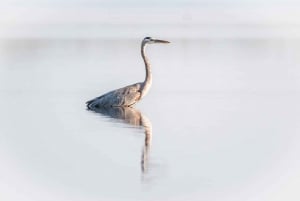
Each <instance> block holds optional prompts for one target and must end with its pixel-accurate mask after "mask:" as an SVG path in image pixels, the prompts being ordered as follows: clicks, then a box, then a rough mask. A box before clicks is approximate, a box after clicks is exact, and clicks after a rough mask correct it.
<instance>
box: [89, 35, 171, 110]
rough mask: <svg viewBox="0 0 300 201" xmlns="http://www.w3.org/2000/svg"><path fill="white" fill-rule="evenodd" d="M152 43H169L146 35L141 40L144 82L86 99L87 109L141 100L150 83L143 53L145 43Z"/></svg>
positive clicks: (119, 105)
mask: <svg viewBox="0 0 300 201" xmlns="http://www.w3.org/2000/svg"><path fill="white" fill-rule="evenodd" d="M152 43H170V42H169V41H165V40H158V39H153V38H151V37H146V38H144V39H143V41H142V45H141V53H142V57H143V59H144V62H145V67H146V78H145V80H144V82H139V83H136V84H132V85H129V86H126V87H123V88H120V89H116V90H114V91H110V92H108V93H106V94H103V95H102V96H99V97H97V98H94V99H92V100H90V101H87V102H86V104H87V107H88V108H89V109H94V108H99V107H124V106H125V107H129V106H132V105H134V104H135V103H137V102H138V101H139V100H141V99H142V98H143V97H144V96H145V95H146V94H147V92H148V91H149V89H150V86H151V84H152V73H151V67H150V63H149V60H148V58H147V57H146V55H145V47H146V45H147V44H152Z"/></svg>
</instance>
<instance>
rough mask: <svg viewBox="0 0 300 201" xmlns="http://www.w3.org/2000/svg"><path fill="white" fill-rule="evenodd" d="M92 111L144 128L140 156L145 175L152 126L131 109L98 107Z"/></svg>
mask: <svg viewBox="0 0 300 201" xmlns="http://www.w3.org/2000/svg"><path fill="white" fill-rule="evenodd" d="M92 111H94V112H96V113H99V114H102V115H104V116H108V117H110V118H114V119H119V120H121V121H122V122H123V123H125V124H130V125H132V126H135V127H143V128H144V130H145V142H144V146H143V151H142V156H141V170H142V172H143V173H147V171H148V158H149V151H150V146H151V139H152V124H151V122H150V120H149V119H148V118H147V117H146V116H144V115H143V114H141V112H140V111H139V110H137V109H135V108H132V107H100V108H94V109H93V110H92Z"/></svg>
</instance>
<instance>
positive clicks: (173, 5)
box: [0, 0, 300, 39]
mask: <svg viewBox="0 0 300 201" xmlns="http://www.w3.org/2000/svg"><path fill="white" fill-rule="evenodd" d="M299 8H300V3H299V1H297V0H287V1H285V0H266V1H259V0H252V1H250V0H243V1H237V0H236V1H235V0H212V1H208V0H200V1H197V0H188V1H184V0H175V1H172V0H166V1H158V0H157V1H137V0H131V1H129V0H125V1H120V0H112V1H108V0H103V1H100V0H64V1H59V0H53V1H50V0H30V1H22V0H11V1H1V4H0V27H1V29H0V37H3V38H6V37H8V38H20V37H21V38H22V37H30V38H32V37H33V38H36V37H38V38H40V37H42V38H47V37H55V38H57V37H58V38H60V37H63V38H69V39H70V38H103V37H104V38H120V37H123V38H124V37H126V38H141V37H144V36H145V35H157V36H164V37H168V38H170V37H176V38H180V37H186V38H203V37H204V38H206V37H209V38H211V37H213V38H215V37H218V38H245V37H246V38H247V37H255V38H257V37H258V38H282V37H293V38H298V37H299V32H300V28H299V24H300V13H299Z"/></svg>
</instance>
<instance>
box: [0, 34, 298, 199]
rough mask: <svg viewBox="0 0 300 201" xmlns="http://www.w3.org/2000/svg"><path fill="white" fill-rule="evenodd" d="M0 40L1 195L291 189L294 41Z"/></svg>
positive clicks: (221, 195)
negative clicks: (138, 96) (135, 89)
mask: <svg viewBox="0 0 300 201" xmlns="http://www.w3.org/2000/svg"><path fill="white" fill-rule="evenodd" d="M139 48H140V44H139V41H136V40H121V39H120V40H58V39H57V40H54V39H53V40H21V39H20V40H1V41H0V110H1V113H0V121H1V127H0V160H1V166H0V178H1V179H0V187H1V188H0V195H1V198H3V200H30V201H35V200H58V201H59V200H80V201H81V200H230V201H232V200H256V201H257V200H299V198H300V195H299V192H298V186H299V181H300V161H299V155H300V148H299V145H298V141H299V140H300V137H299V130H300V124H299V120H300V107H299V102H300V68H299V66H300V59H299V58H300V57H299V53H300V41H299V40H283V39H282V40H263V39H261V40H254V39H247V40H246V39H245V40H221V39H214V40H213V39H212V40H209V39H207V40H204V39H203V40H175V39H174V40H172V43H171V44H170V45H152V46H151V47H149V48H148V50H147V51H148V54H149V57H150V60H151V63H152V67H153V74H154V75H153V76H154V81H153V87H152V88H151V90H150V93H149V94H148V95H147V96H146V97H145V99H144V100H142V101H141V102H140V103H139V104H137V105H136V106H135V108H136V109H132V110H130V111H113V114H111V113H108V112H106V113H105V114H103V111H102V113H101V112H100V113H97V112H92V111H87V110H86V108H85V104H84V103H85V101H87V100H89V99H91V98H94V97H96V96H98V95H101V94H102V93H105V92H107V91H108V90H112V89H115V88H118V87H122V86H126V85H128V84H132V83H135V82H138V81H142V80H143V79H144V67H143V63H142V60H141V58H140V51H139Z"/></svg>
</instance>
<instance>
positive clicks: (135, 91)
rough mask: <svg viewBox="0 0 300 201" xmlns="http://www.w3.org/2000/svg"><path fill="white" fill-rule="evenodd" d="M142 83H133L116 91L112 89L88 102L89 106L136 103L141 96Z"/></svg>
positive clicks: (114, 105) (115, 105)
mask: <svg viewBox="0 0 300 201" xmlns="http://www.w3.org/2000/svg"><path fill="white" fill-rule="evenodd" d="M141 86H142V84H141V83H136V84H132V85H129V86H126V87H123V88H120V89H116V90H114V91H110V92H108V93H106V94H103V95H102V96H99V97H97V98H94V99H92V100H90V101H88V102H86V104H87V106H88V107H89V108H94V107H107V106H112V107H118V106H130V105H133V104H135V103H136V102H137V101H138V100H140V97H141V92H140V90H141Z"/></svg>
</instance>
